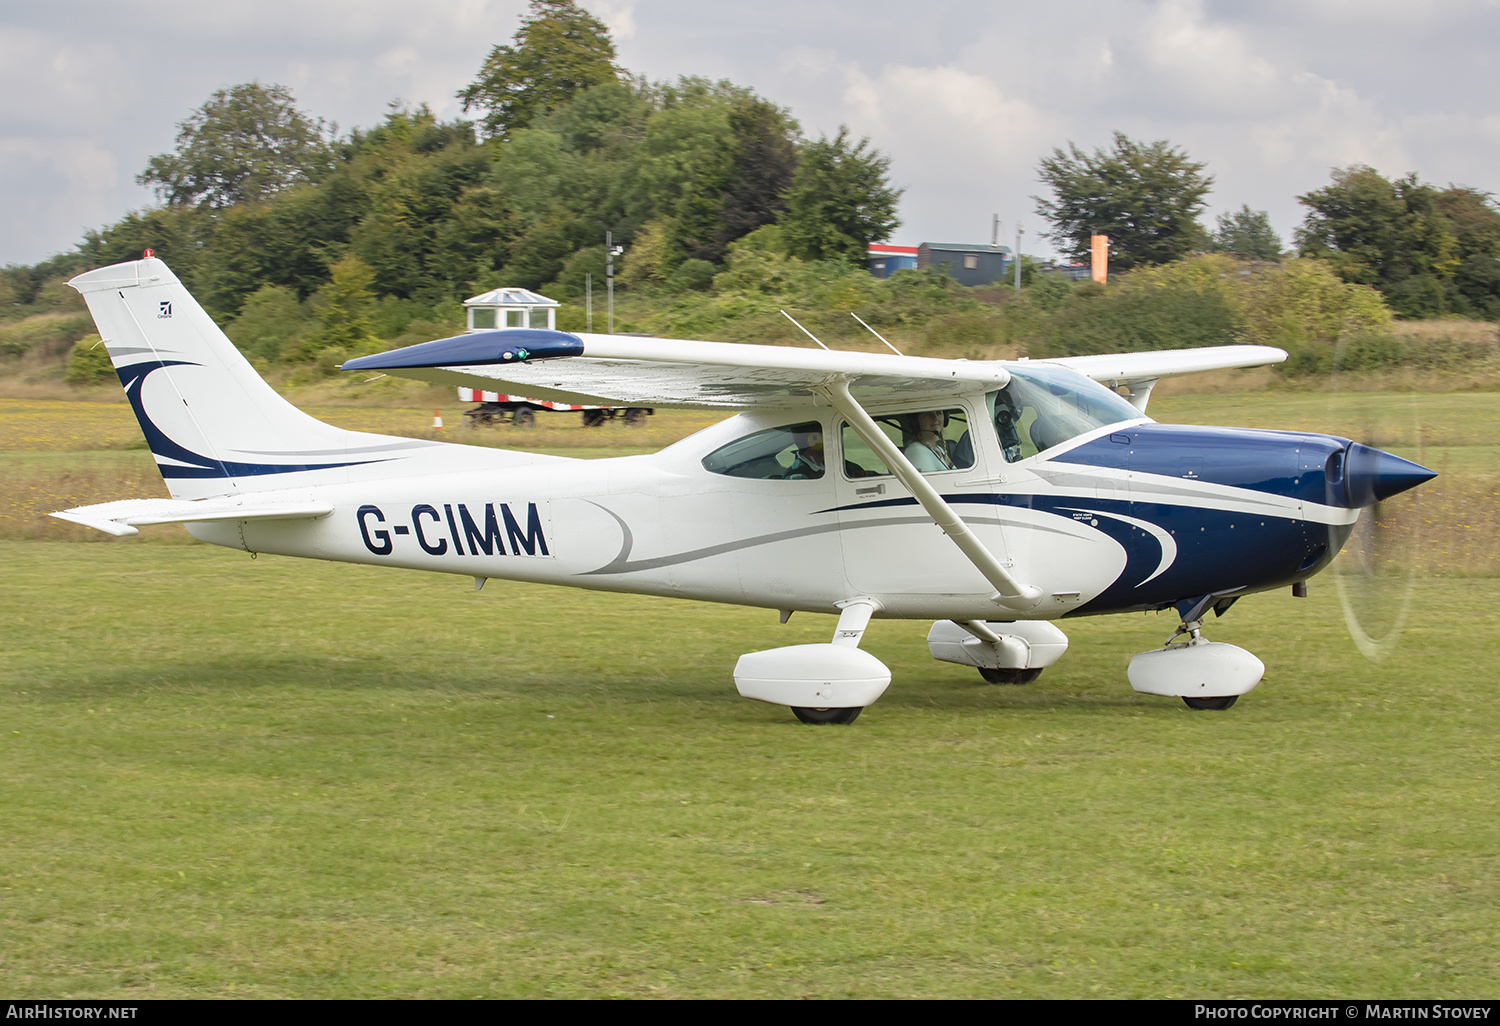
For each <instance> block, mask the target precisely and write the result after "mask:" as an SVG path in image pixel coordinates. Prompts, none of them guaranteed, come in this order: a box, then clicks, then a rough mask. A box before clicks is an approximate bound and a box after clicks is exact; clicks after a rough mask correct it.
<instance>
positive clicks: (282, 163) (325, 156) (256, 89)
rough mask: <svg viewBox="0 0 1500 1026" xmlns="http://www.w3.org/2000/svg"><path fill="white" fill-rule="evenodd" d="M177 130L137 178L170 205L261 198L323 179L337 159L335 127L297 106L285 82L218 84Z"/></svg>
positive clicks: (225, 203)
mask: <svg viewBox="0 0 1500 1026" xmlns="http://www.w3.org/2000/svg"><path fill="white" fill-rule="evenodd" d="M178 129H179V130H178V133H177V150H176V152H175V153H162V154H158V155H157V156H155V157H152V158H151V160H150V162H149V163H148V164H147V165H146V170H144V171H142V172H141V173H140V174H139V175H137V176H136V179H135V180H136V181H137V182H139V183H140V184H141V185H149V186H151V187H152V188H154V189H155V190H156V194H157V196H159V197H160V198H161V199H162V200H164V201H165V202H167V203H170V204H172V205H173V206H187V205H190V204H193V203H197V204H199V205H200V206H205V207H227V206H231V205H233V204H235V203H244V202H255V201H260V200H264V199H266V198H267V197H269V196H271V195H273V194H275V193H277V192H279V191H281V190H282V189H284V188H286V187H287V186H289V185H293V184H295V183H297V182H316V181H319V180H321V179H322V178H323V177H324V176H325V175H326V174H327V173H328V172H329V170H331V169H332V167H333V166H334V164H335V162H336V158H335V154H334V150H333V147H332V146H331V145H330V143H329V140H328V138H325V136H331V135H332V132H333V129H332V128H330V127H329V126H327V125H326V124H325V123H324V122H323V120H322V119H321V118H318V119H316V120H314V119H313V118H310V117H308V116H307V115H306V114H304V113H302V112H301V111H300V110H298V109H297V105H296V101H295V100H294V99H293V98H292V94H291V92H290V91H289V90H288V89H287V88H286V87H285V86H279V85H271V86H263V85H261V84H260V83H259V82H247V83H245V84H243V85H237V86H234V87H233V88H231V89H220V90H219V91H218V92H216V93H214V94H213V96H212V97H210V98H209V100H208V102H207V103H205V104H204V105H203V106H202V107H199V108H198V109H197V110H196V111H194V112H193V114H192V116H191V117H189V118H188V119H187V120H186V121H184V122H182V123H181V124H179V125H178Z"/></svg>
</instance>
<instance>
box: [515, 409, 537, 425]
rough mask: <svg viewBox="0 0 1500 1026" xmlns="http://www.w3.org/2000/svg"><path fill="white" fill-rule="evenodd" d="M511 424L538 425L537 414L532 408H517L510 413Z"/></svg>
mask: <svg viewBox="0 0 1500 1026" xmlns="http://www.w3.org/2000/svg"><path fill="white" fill-rule="evenodd" d="M510 426H511V427H518V428H529V427H536V414H535V413H532V412H531V411H530V410H517V411H516V412H515V413H512V414H511V415H510Z"/></svg>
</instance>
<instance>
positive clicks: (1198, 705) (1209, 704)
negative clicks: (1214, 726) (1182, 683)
mask: <svg viewBox="0 0 1500 1026" xmlns="http://www.w3.org/2000/svg"><path fill="white" fill-rule="evenodd" d="M1182 700H1183V701H1184V702H1186V703H1187V707H1188V708H1189V709H1228V708H1229V707H1230V706H1231V705H1233V704H1234V703H1236V702H1238V701H1239V700H1240V696H1239V695H1221V696H1219V697H1217V698H1188V697H1187V696H1186V695H1184V696H1183V698H1182Z"/></svg>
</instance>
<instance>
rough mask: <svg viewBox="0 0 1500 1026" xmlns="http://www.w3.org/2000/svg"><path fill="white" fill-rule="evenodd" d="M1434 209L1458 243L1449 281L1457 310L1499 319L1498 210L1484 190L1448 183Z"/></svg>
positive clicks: (1499, 257)
mask: <svg viewBox="0 0 1500 1026" xmlns="http://www.w3.org/2000/svg"><path fill="white" fill-rule="evenodd" d="M1437 209H1438V212H1439V213H1441V214H1442V215H1443V217H1444V218H1446V219H1447V221H1448V230H1449V231H1450V232H1452V234H1453V238H1454V241H1455V243H1456V244H1457V252H1456V254H1455V255H1456V256H1457V258H1458V266H1457V267H1456V268H1454V271H1453V280H1452V283H1451V290H1450V292H1451V300H1452V309H1453V310H1454V312H1456V313H1462V314H1468V315H1471V316H1477V317H1483V318H1485V319H1487V320H1500V211H1497V210H1496V209H1495V201H1494V197H1492V196H1491V195H1490V194H1489V193H1487V192H1480V191H1478V190H1477V189H1469V188H1465V187H1463V186H1457V185H1450V186H1449V187H1448V188H1446V189H1444V190H1443V191H1442V192H1440V193H1438V195H1437Z"/></svg>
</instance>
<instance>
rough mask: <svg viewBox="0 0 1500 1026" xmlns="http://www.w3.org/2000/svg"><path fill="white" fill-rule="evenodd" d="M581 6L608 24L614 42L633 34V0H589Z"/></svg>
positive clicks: (630, 36) (628, 37)
mask: <svg viewBox="0 0 1500 1026" xmlns="http://www.w3.org/2000/svg"><path fill="white" fill-rule="evenodd" d="M583 6H585V7H586V8H588V10H589V12H590V13H591V14H593V16H594V17H596V18H598V19H599V20H600V21H602V22H604V24H606V25H608V26H609V34H610V35H611V36H613V37H614V40H615V42H616V43H619V42H621V41H622V40H627V39H630V38H632V37H633V36H634V35H635V0H590V2H588V3H585V4H584V5H583Z"/></svg>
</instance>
